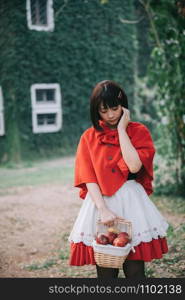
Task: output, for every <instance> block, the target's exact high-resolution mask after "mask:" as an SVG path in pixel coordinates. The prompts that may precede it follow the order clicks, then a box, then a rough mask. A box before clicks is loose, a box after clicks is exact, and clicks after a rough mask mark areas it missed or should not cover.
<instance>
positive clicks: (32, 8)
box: [26, 0, 54, 31]
mask: <svg viewBox="0 0 185 300" xmlns="http://www.w3.org/2000/svg"><path fill="white" fill-rule="evenodd" d="M26 9H27V22H28V28H29V29H32V30H39V31H42V30H44V31H53V30H54V13H53V0H27V1H26Z"/></svg>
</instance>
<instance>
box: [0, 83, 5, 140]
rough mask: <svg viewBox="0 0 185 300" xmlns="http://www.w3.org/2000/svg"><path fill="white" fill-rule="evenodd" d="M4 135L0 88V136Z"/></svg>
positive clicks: (0, 89)
mask: <svg viewBox="0 0 185 300" xmlns="http://www.w3.org/2000/svg"><path fill="white" fill-rule="evenodd" d="M4 134H5V129H4V106H3V92H2V88H1V87H0V136H1V135H4Z"/></svg>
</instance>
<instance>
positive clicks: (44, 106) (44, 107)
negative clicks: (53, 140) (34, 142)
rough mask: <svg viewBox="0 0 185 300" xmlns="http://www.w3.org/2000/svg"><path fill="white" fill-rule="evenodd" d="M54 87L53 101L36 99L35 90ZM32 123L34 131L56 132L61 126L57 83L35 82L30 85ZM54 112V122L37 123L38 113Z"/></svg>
mask: <svg viewBox="0 0 185 300" xmlns="http://www.w3.org/2000/svg"><path fill="white" fill-rule="evenodd" d="M38 89H39V90H42V89H43V90H45V89H54V90H55V100H56V101H55V102H53V103H52V102H48V103H46V102H42V101H37V99H36V90H38ZM31 103H32V125H33V132H34V133H49V132H57V131H59V130H60V129H61V128H62V96H61V91H60V85H59V84H58V83H36V84H33V85H32V86H31ZM50 113H51V114H53V113H56V124H44V125H38V122H37V115H38V114H50Z"/></svg>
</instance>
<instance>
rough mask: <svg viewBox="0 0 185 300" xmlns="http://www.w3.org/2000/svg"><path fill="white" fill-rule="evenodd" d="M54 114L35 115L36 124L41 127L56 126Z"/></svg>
mask: <svg viewBox="0 0 185 300" xmlns="http://www.w3.org/2000/svg"><path fill="white" fill-rule="evenodd" d="M56 115H57V114H56V113H51V114H38V115H37V124H38V125H40V126H42V125H53V124H56Z"/></svg>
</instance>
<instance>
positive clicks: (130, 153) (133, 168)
mask: <svg viewBox="0 0 185 300" xmlns="http://www.w3.org/2000/svg"><path fill="white" fill-rule="evenodd" d="M129 121H130V113H129V110H127V109H125V108H123V115H122V117H121V119H120V121H119V124H118V135H119V142H120V148H121V152H122V156H123V159H124V161H125V163H126V164H127V166H128V168H129V171H130V172H131V173H137V172H138V171H139V170H140V169H141V167H142V162H141V160H140V158H139V155H138V153H137V151H136V149H135V148H134V146H133V145H132V143H131V141H130V138H129V136H128V134H127V132H126V128H127V126H128V123H129Z"/></svg>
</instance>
